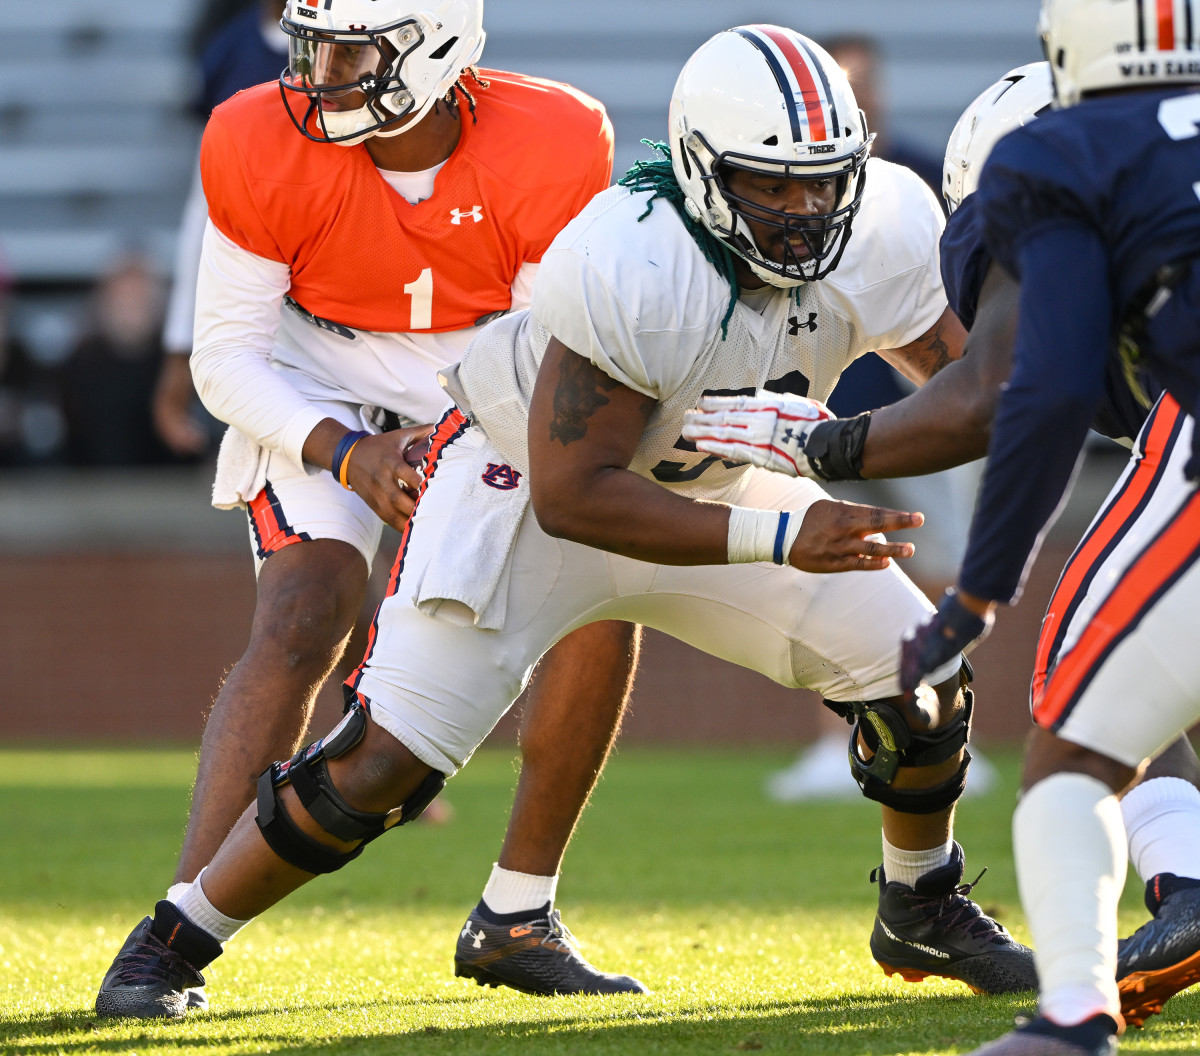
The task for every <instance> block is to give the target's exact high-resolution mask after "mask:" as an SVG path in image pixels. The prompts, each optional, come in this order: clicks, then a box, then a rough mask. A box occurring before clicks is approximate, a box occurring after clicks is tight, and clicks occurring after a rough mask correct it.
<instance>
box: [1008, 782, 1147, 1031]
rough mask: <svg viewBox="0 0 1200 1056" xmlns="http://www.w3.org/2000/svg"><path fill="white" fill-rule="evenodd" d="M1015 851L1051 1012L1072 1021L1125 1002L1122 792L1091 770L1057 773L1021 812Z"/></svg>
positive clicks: (1027, 798)
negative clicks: (1120, 935)
mask: <svg viewBox="0 0 1200 1056" xmlns="http://www.w3.org/2000/svg"><path fill="white" fill-rule="evenodd" d="M1013 853H1014V855H1015V856H1016V861H1017V884H1018V886H1019V888H1020V890H1021V904H1022V905H1023V906H1024V908H1025V919H1026V920H1027V921H1028V922H1029V930H1030V931H1031V932H1032V933H1033V946H1034V949H1035V950H1036V951H1037V953H1036V957H1037V969H1038V977H1039V979H1040V980H1041V997H1040V1001H1039V1007H1040V1010H1041V1012H1042V1014H1043V1015H1044V1016H1046V1017H1047V1018H1048V1019H1050V1020H1052V1021H1053V1022H1055V1023H1058V1024H1059V1025H1060V1026H1064V1027H1069V1026H1074V1025H1075V1024H1076V1023H1082V1022H1083V1021H1084V1020H1085V1019H1087V1018H1089V1017H1090V1016H1094V1015H1096V1014H1097V1013H1101V1012H1103V1013H1107V1014H1108V1015H1110V1016H1114V1017H1115V1016H1116V1015H1117V1014H1118V1012H1119V1010H1120V1007H1121V1001H1120V998H1119V997H1118V995H1117V984H1116V979H1115V978H1114V976H1115V974H1116V968H1117V901H1118V899H1119V898H1120V897H1121V889H1122V888H1123V887H1124V886H1125V827H1124V825H1123V824H1122V822H1121V809H1120V807H1119V806H1118V804H1117V797H1116V796H1115V795H1113V793H1112V791H1111V790H1110V789H1109V788H1108V786H1107V785H1105V784H1104V783H1103V782H1102V781H1098V780H1096V778H1094V777H1088V776H1087V775H1086V774H1075V773H1058V774H1051V775H1050V777H1047V778H1046V779H1045V780H1043V781H1039V782H1038V783H1037V784H1036V785H1034V786H1033V788H1031V789H1030V790H1029V791H1028V792H1026V793H1025V794H1024V795H1023V796H1022V797H1021V801H1020V803H1018V804H1017V809H1016V811H1015V813H1014V814H1013Z"/></svg>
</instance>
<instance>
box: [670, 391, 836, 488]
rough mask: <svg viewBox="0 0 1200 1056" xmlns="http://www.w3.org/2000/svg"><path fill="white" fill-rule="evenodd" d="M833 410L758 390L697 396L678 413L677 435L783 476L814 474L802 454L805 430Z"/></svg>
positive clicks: (814, 402)
mask: <svg viewBox="0 0 1200 1056" xmlns="http://www.w3.org/2000/svg"><path fill="white" fill-rule="evenodd" d="M833 417H834V414H833V412H832V411H830V409H829V408H828V407H826V406H825V404H823V403H821V402H820V401H819V400H810V399H809V398H808V397H807V396H793V395H788V396H780V395H779V394H778V393H774V392H767V391H766V390H765V389H759V390H758V392H757V393H755V395H753V396H702V397H700V409H699V410H696V411H688V412H687V413H686V414H684V416H683V438H684V439H685V440H691V441H692V443H694V444H695V445H696V447H697V448H699V449H700V450H701V451H707V452H708V453H709V454H711V455H719V456H720V457H721V458H725V459H730V460H732V461H734V462H749V463H750V464H751V465H752V466H761V467H763V468H764V469H770V470H773V471H774V472H776V473H786V474H787V475H788V476H789V477H819V476H820V474H818V473H816V472H815V471H814V470H813V468H812V467H811V466H810V465H809V461H808V458H807V456H806V455H805V454H804V446H805V444H807V443H808V438H809V434H810V433H811V432H812V431H813V429H814V428H816V426H817V425H819V424H820V423H821V422H826V421H829V420H830V419H831V418H833Z"/></svg>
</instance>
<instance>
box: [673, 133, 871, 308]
mask: <svg viewBox="0 0 1200 1056" xmlns="http://www.w3.org/2000/svg"><path fill="white" fill-rule="evenodd" d="M874 138H875V137H874V135H871V136H868V137H867V138H866V140H865V142H863V144H862V145H861V147H859V149H858V150H857V151H856V152H855V153H854V154H852V155H851V156H850V157H848V158H846V159H844V160H843V162H842V164H841V165H840V166H839V167H834V166H831V165H830V164H829V163H828V162H822V163H820V164H813V163H806V162H788V161H783V162H780V161H775V160H774V159H768V158H762V157H755V156H753V155H749V154H740V153H735V152H732V151H727V152H725V153H723V154H719V155H717V154H714V152H713V151H712V149H711V148H710V147H709V145H708V143H707V141H706V140H705V139H704V137H703V135H702V134H700V133H699V132H693V133H692V134H691V135H690V136H688V137H687V138H686V140H681V141H680V143H679V146H678V148H677V150H679V151H682V153H683V155H684V158H685V162H684V164H685V165H689V166H691V167H694V168H695V169H696V170H699V173H700V179H699V185H700V186H701V187H702V188H703V195H704V201H703V203H702V207H700V206H701V203H698V202H694V201H693V200H692V199H691V198H689V199H688V201H687V207H688V211H689V212H691V213H694V214H696V216H697V219H700V220H701V221H702V222H703V223H704V225H705V226H706V227H707V228H708V229H709V230H710V231H712V233H713V234H714V235H716V236H717V237H718V238H720V239H721V240H722V241H723V242H724V243H725V244H726V245H727V246H728V247H729V248H730V249H731V250H732V251H733V252H734V253H735V254H737V256H739V257H741V259H742V260H744V261H745V262H746V264H748V265H749V267H750V270H751V271H752V272H753V273H754V274H755V275H756V276H758V278H760V279H762V280H763V281H764V282H766V283H769V284H770V285H772V286H778V287H781V288H787V287H791V286H798V285H800V284H801V283H803V282H812V281H814V280H817V279H821V278H824V277H825V276H826V275H828V274H829V273H830V272H831V271H833V270H834V268H836V267H837V266H838V263H839V262H840V261H841V259H842V253H843V252H844V251H845V249H846V243H847V241H848V240H849V237H850V229H851V225H852V223H853V220H854V217H855V216H856V215H857V213H858V209H859V206H860V205H861V204H862V196H863V191H864V189H865V188H866V169H865V167H864V166H865V163H866V160H867V157H868V156H869V154H870V150H871V142H872V141H873V140H874ZM732 170H739V171H742V172H748V173H757V174H767V175H771V176H777V177H779V178H780V179H786V180H830V179H832V180H834V181H836V184H835V193H834V202H835V205H834V208H833V209H832V210H830V211H829V212H826V213H818V214H815V215H806V214H802V213H793V212H786V211H784V210H780V209H772V208H771V207H770V206H766V205H762V204H760V203H759V202H755V201H752V200H750V199H749V198H745V197H740V196H738V195H737V194H736V193H734V192H733V191H731V190H730V187H729V178H728V177H729V174H730V173H731V171H732ZM814 170H815V171H814ZM698 207H699V208H698ZM751 222H753V223H755V224H759V225H763V226H766V227H769V228H772V229H775V230H778V231H779V232H780V234H781V244H782V255H781V257H780V259H778V260H776V259H774V257H773V256H771V255H768V253H767V252H766V250H765V248H764V247H763V246H760V245H759V242H758V239H756V238H755V236H754V233H753V230H752V228H751V226H750V223H751ZM795 241H799V242H800V243H802V244H803V246H804V248H805V250H806V251H807V252H797V250H796V248H795V246H794V245H793V242H795Z"/></svg>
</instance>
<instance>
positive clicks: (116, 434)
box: [61, 254, 172, 466]
mask: <svg viewBox="0 0 1200 1056" xmlns="http://www.w3.org/2000/svg"><path fill="white" fill-rule="evenodd" d="M162 309H163V288H162V282H161V281H160V280H159V278H158V276H157V275H156V274H155V273H154V272H153V271H152V270H151V268H150V266H149V264H148V263H147V261H146V260H145V259H144V258H143V257H141V256H139V255H135V254H131V255H128V256H125V257H122V258H121V259H120V260H118V261H116V262H115V264H114V265H113V266H112V267H111V268H110V269H109V271H108V272H107V273H106V274H105V275H103V276H102V277H101V278H100V280H99V282H98V283H97V285H96V289H95V291H94V292H93V294H92V298H91V303H90V305H89V310H88V317H87V322H86V324H85V328H84V332H83V334H82V336H81V337H80V338H79V340H78V342H77V343H76V345H75V348H74V350H73V351H72V354H71V356H70V358H69V359H68V360H67V361H66V363H65V364H64V365H63V366H62V368H61V386H62V395H63V409H64V412H65V414H66V418H67V459H68V461H69V462H70V463H71V464H72V465H77V466H146V465H158V464H162V463H166V462H169V461H171V460H172V459H171V455H170V453H169V452H168V450H167V449H166V447H165V446H164V445H163V444H162V442H161V441H160V440H159V439H158V438H157V437H156V436H155V434H154V429H153V426H152V425H151V421H150V395H151V393H152V392H153V391H154V382H155V378H157V376H158V371H159V367H160V366H161V363H162V355H163V353H162V344H161V341H160V337H159V335H160V328H161V326H162Z"/></svg>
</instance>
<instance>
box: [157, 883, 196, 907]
mask: <svg viewBox="0 0 1200 1056" xmlns="http://www.w3.org/2000/svg"><path fill="white" fill-rule="evenodd" d="M191 886H192V885H191V884H189V883H188V882H187V881H186V880H185V881H183V883H181V884H172V885H171V886H170V887H168V888H167V893H166V894H165V895H163V898H165V899H166V900H167V901H168V902H173V903H174V904H175V905H179V896H180V895H182V894H183V893H184V892H185V891H186V890H187V889H188V888H189V887H191Z"/></svg>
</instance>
